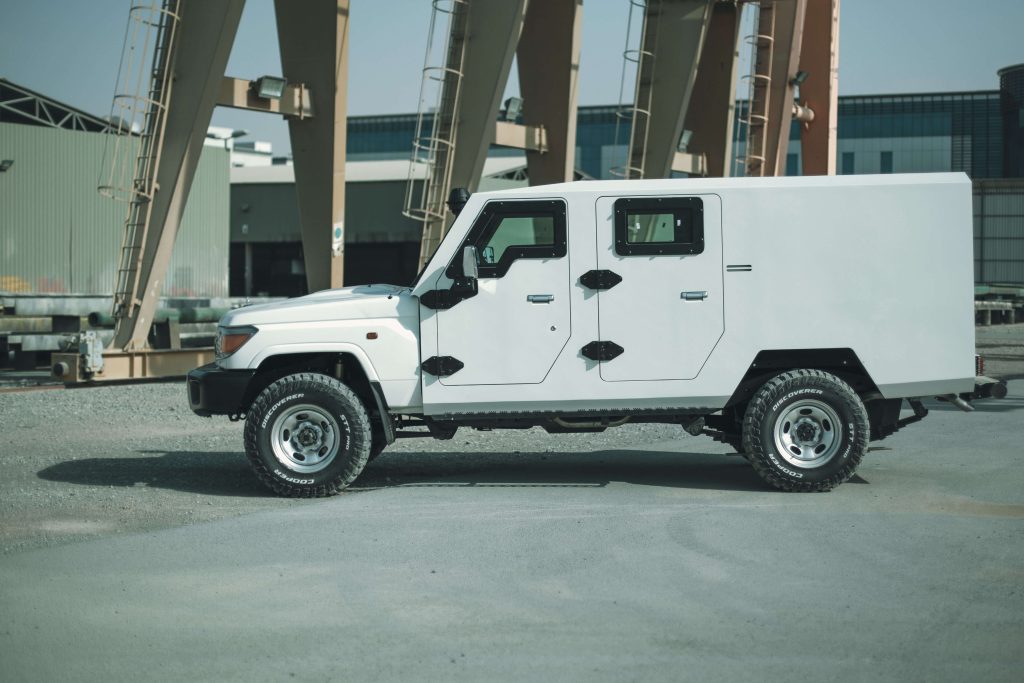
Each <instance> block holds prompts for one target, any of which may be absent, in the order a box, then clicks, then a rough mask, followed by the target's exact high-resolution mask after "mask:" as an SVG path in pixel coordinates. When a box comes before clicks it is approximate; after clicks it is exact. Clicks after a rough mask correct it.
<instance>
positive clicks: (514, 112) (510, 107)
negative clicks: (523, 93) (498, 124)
mask: <svg viewBox="0 0 1024 683" xmlns="http://www.w3.org/2000/svg"><path fill="white" fill-rule="evenodd" d="M522 110H523V100H522V98H520V97H510V98H508V99H507V100H505V120H506V121H515V120H516V119H518V118H519V113H520V112H521V111H522Z"/></svg>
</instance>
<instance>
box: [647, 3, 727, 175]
mask: <svg viewBox="0 0 1024 683" xmlns="http://www.w3.org/2000/svg"><path fill="white" fill-rule="evenodd" d="M714 4H715V3H714V0H650V1H649V2H648V3H647V8H646V10H645V17H644V30H643V40H642V43H641V46H640V50H641V55H640V64H639V65H638V67H637V81H636V94H635V104H634V107H633V126H632V131H631V134H630V141H629V157H628V158H629V162H628V163H629V168H628V169H627V177H629V178H641V177H642V178H667V177H668V176H669V174H670V173H671V170H672V162H673V161H674V159H675V155H676V151H677V149H678V146H679V138H680V136H681V135H682V133H683V119H684V117H685V116H686V111H687V109H688V108H689V106H690V97H691V94H692V93H693V86H694V82H695V81H696V78H697V64H698V61H699V59H700V54H701V50H702V48H703V46H704V36H705V35H706V33H707V28H708V23H709V21H710V19H711V7H712V5H714Z"/></svg>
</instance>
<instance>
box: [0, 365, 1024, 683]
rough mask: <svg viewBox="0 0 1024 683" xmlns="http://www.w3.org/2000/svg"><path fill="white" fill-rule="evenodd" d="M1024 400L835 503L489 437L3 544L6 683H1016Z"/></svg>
mask: <svg viewBox="0 0 1024 683" xmlns="http://www.w3.org/2000/svg"><path fill="white" fill-rule="evenodd" d="M1022 396H1024V381H1015V382H1011V384H1010V397H1009V398H1007V399H1006V400H1004V401H1002V402H993V403H990V404H983V405H982V406H981V407H980V409H979V410H978V411H977V412H975V413H972V414H970V415H965V414H961V413H959V412H956V411H953V410H949V409H948V408H949V406H945V405H944V406H935V408H936V410H934V412H933V415H931V416H930V417H929V418H928V419H927V420H926V421H925V422H924V423H922V424H919V425H914V426H912V427H910V428H908V429H907V430H905V431H903V432H901V433H899V434H898V435H896V436H895V437H893V438H891V439H890V440H887V441H886V442H884V446H885V447H886V449H883V450H875V451H873V452H872V453H870V454H869V456H868V457H867V459H866V460H865V462H864V464H863V465H862V467H861V470H860V476H859V477H857V478H856V479H855V480H854V481H851V482H850V483H847V484H845V485H843V486H841V487H839V488H838V489H837V490H835V491H834V492H832V493H828V494H811V495H799V494H782V493H775V492H771V491H766V490H765V489H764V487H763V486H762V485H761V484H760V482H759V480H758V479H757V478H756V477H755V475H754V474H753V473H752V471H751V470H750V469H749V467H748V466H747V465H746V464H745V462H744V461H743V460H742V459H740V458H738V457H725V456H723V455H722V453H724V450H725V449H724V448H723V447H722V446H721V445H718V444H714V443H712V442H710V441H708V440H698V439H684V440H665V439H664V438H662V439H660V440H655V441H653V442H648V443H645V442H644V441H643V437H644V436H645V435H646V436H655V435H659V434H660V433H658V432H641V431H637V432H632V433H629V434H631V436H632V438H633V442H632V443H630V444H627V445H620V446H617V447H615V448H612V449H608V450H602V451H599V452H596V453H580V452H569V451H568V450H566V449H564V448H563V449H562V450H559V451H557V452H551V453H541V452H537V451H536V449H534V452H530V453H513V452H511V451H512V450H513V448H512V443H513V442H512V441H511V439H515V438H520V437H515V436H509V435H506V434H504V433H501V432H494V433H491V434H487V435H483V436H485V437H487V438H488V439H489V440H490V443H492V444H498V448H500V447H501V446H500V444H502V443H507V444H509V445H508V446H507V447H506V450H505V451H504V452H502V451H500V450H499V451H491V452H489V453H480V452H478V451H480V450H481V449H479V448H477V447H476V446H475V445H474V444H476V443H477V442H476V441H472V442H462V441H460V440H458V439H457V440H456V441H454V442H448V444H449V445H448V448H449V449H452V450H455V451H460V452H457V453H454V454H452V455H444V454H442V453H439V452H428V451H425V450H419V451H417V450H407V451H406V452H405V453H401V452H400V453H398V454H396V455H385V456H383V457H382V458H381V459H380V460H379V461H378V462H376V463H374V465H373V466H372V468H371V470H369V471H368V472H367V476H366V477H364V478H363V479H362V480H360V486H359V487H358V488H357V490H355V491H353V492H350V493H347V494H344V495H342V496H339V497H338V498H334V499H330V500H325V501H314V502H312V503H308V504H306V503H302V504H294V503H289V502H286V504H284V505H275V507H274V508H273V509H266V510H262V511H257V512H251V513H249V514H243V515H241V516H235V517H230V518H225V519H220V520H217V521H212V522H205V523H199V524H193V525H189V526H184V527H177V528H167V529H160V530H155V531H149V532H144V533H132V534H123V535H119V536H107V537H99V538H94V539H91V540H87V541H82V542H78V543H65V544H63V545H55V546H51V547H43V548H36V549H32V550H25V551H12V552H8V553H7V554H6V555H4V556H0V680H3V681H20V680H76V681H88V680H104V681H108V680H139V679H142V678H145V679H154V680H182V679H206V680H247V681H248V680H292V679H293V678H294V679H295V680H396V679H406V680H408V679H413V680H474V681H479V680H531V681H532V680H587V681H591V680H598V681H600V680H616V681H618V680H709V679H715V680H730V681H734V680H735V681H742V680H757V681H762V680H779V681H793V680H801V679H803V680H900V681H904V680H927V681H936V680H948V681H964V680H983V681H999V680H1006V681H1010V680H1013V681H1017V680H1020V675H1021V671H1022V670H1024V648H1022V647H1021V645H1022V643H1024V468H1022V467H1021V459H1022V455H1021V453H1022V448H1021V436H1022V434H1024V410H1022V409H1024V399H1022ZM513 434H514V433H513ZM200 437H202V434H201V433H199V434H193V435H192V438H195V439H197V441H198V442H199V443H203V442H202V440H201V438H200ZM531 438H532V437H531ZM474 439H475V436H474ZM501 440H505V441H504V442H503V441H501ZM527 442H529V439H527ZM520 443H521V442H518V441H517V442H515V444H516V449H517V450H519V449H520V447H519V444H520ZM557 443H567V442H564V441H561V442H557ZM190 444H192V445H191V448H192V450H193V451H195V452H194V453H193V455H199V454H200V453H199V451H201V450H202V447H201V446H196V445H195V444H193V443H192V442H190ZM467 444H468V445H467ZM439 445H441V446H442V447H443V446H444V444H439ZM408 448H414V447H413V446H409V447H408ZM467 448H468V449H470V450H467ZM890 449H891V450H890ZM524 450H525V449H524ZM214 455H216V454H214ZM190 466H194V467H201V466H202V465H201V464H199V463H197V462H190ZM210 467H211V468H212V471H213V473H214V476H216V477H221V476H222V473H220V470H219V467H220V466H218V465H215V464H211V465H210ZM86 471H88V469H87V470H86ZM58 474H60V473H59V472H58ZM65 474H66V473H65ZM41 476H43V475H41ZM50 476H51V479H48V480H44V481H46V482H51V481H53V477H54V476H56V475H54V474H53V472H52V469H51V473H50ZM57 478H58V480H59V477H57ZM67 479H68V477H67V476H65V480H67ZM79 485H80V486H82V487H83V488H85V487H87V486H89V485H92V484H90V483H89V482H88V481H83V482H81V483H80V484H79ZM190 495H195V492H194V491H193V492H190ZM209 495H211V494H209V493H203V492H199V494H198V495H197V496H196V497H197V498H198V500H199V501H201V500H202V499H203V498H205V497H208V496H209ZM140 514H144V510H142V509H140Z"/></svg>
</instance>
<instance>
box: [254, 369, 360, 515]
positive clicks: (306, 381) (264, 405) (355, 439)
mask: <svg viewBox="0 0 1024 683" xmlns="http://www.w3.org/2000/svg"><path fill="white" fill-rule="evenodd" d="M301 388H305V389H307V390H314V391H322V392H324V393H334V394H337V395H338V397H339V398H340V399H341V400H343V401H347V402H350V403H352V404H353V405H354V406H358V408H359V410H354V411H352V412H353V413H355V415H354V417H355V420H354V421H353V420H351V419H350V420H349V429H350V438H351V446H350V450H351V451H352V452H353V453H354V454H355V457H354V458H348V464H347V465H346V466H345V467H344V468H343V469H342V470H341V471H339V472H338V474H337V475H335V476H334V477H332V478H331V479H330V480H328V481H325V482H321V483H318V484H312V485H299V484H290V483H288V482H283V481H281V480H280V479H278V478H277V477H275V476H274V474H273V473H272V472H271V471H270V470H269V469H267V466H266V465H265V464H264V463H263V461H262V460H261V459H260V457H259V455H258V447H257V439H258V438H259V431H260V430H259V427H258V426H257V425H259V423H260V421H261V419H262V417H263V415H265V414H266V411H267V410H269V409H270V408H271V407H272V406H273V405H274V404H275V403H277V401H278V400H279V399H281V398H282V397H284V396H287V395H288V394H289V393H290V392H294V391H297V390H299V389H301ZM244 441H245V454H246V456H247V457H248V458H249V462H250V463H251V464H252V467H253V470H254V471H255V472H256V476H257V478H259V480H260V481H261V482H263V484H265V485H266V486H267V487H269V488H270V489H271V490H273V491H274V493H276V494H278V495H279V496H286V497H289V498H324V497H327V496H334V495H337V494H338V493H340V492H341V491H342V490H343V489H345V488H346V487H347V486H349V485H350V484H351V483H352V482H353V481H355V479H356V477H358V476H359V474H360V473H361V472H362V471H363V467H365V466H366V463H367V461H368V460H369V456H370V442H371V428H370V418H369V415H368V414H367V412H366V407H365V406H364V405H363V402H362V401H361V400H359V397H358V396H356V394H355V393H354V392H353V391H352V390H351V389H349V388H348V387H347V386H345V385H344V384H342V383H341V382H340V381H338V380H336V379H334V378H333V377H329V376H327V375H322V374H319V373H315V372H302V373H297V374H294V375H287V376H285V377H282V378H281V379H279V380H277V381H276V382H273V383H272V384H270V385H269V386H268V387H267V388H266V389H264V390H263V391H262V392H260V394H259V396H257V397H256V400H255V401H253V404H252V407H251V408H250V409H249V411H248V413H247V415H246V419H245V433H244ZM339 455H340V454H339Z"/></svg>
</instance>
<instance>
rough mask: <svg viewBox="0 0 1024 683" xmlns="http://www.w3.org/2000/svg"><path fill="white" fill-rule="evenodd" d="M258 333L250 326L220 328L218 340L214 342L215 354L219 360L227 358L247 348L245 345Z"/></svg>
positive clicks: (218, 329)
mask: <svg viewBox="0 0 1024 683" xmlns="http://www.w3.org/2000/svg"><path fill="white" fill-rule="evenodd" d="M256 332H257V330H256V328H255V327H250V326H245V327H218V328H217V339H216V341H215V342H214V352H215V355H216V358H217V360H221V359H223V358H227V357H228V356H230V355H231V354H233V353H234V352H235V351H237V350H238V349H240V348H242V347H243V346H245V343H246V342H247V341H249V340H250V339H252V338H253V336H254V335H255V334H256Z"/></svg>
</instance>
